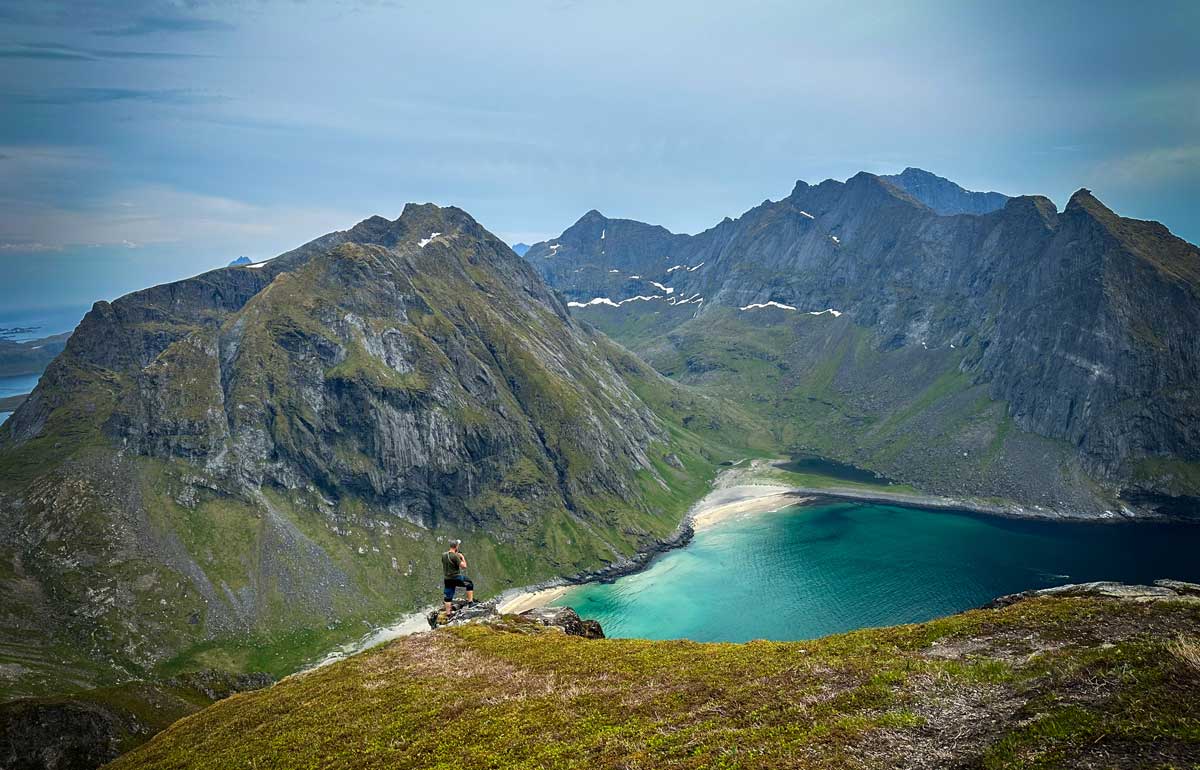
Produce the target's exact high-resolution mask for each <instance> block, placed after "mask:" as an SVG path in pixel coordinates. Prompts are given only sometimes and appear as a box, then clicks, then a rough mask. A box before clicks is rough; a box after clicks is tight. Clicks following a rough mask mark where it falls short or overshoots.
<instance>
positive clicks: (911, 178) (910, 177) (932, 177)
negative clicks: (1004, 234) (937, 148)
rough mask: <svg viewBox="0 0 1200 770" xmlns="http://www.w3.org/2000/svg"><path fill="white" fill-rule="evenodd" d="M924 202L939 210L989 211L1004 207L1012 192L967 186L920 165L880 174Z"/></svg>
mask: <svg viewBox="0 0 1200 770" xmlns="http://www.w3.org/2000/svg"><path fill="white" fill-rule="evenodd" d="M879 178H880V179H884V180H887V181H888V182H891V183H892V184H894V185H895V186H896V187H899V188H900V189H901V190H903V191H904V192H906V193H908V194H909V195H911V196H912V197H914V198H916V199H917V200H919V201H921V203H924V204H925V205H926V206H928V207H929V208H931V209H933V210H934V211H936V212H937V213H939V214H943V215H948V214H987V213H988V212H991V211H996V210H998V209H1002V208H1004V204H1005V203H1007V202H1008V196H1007V195H1004V194H1002V193H998V192H973V191H971V190H965V189H963V188H962V187H960V186H959V185H957V184H955V183H954V182H951V181H950V180H949V179H946V178H945V177H940V176H938V175H936V174H931V173H929V172H928V171H924V170H922V169H919V168H912V167H909V168H906V169H904V170H903V171H901V172H900V173H899V174H890V175H885V176H881V177H879Z"/></svg>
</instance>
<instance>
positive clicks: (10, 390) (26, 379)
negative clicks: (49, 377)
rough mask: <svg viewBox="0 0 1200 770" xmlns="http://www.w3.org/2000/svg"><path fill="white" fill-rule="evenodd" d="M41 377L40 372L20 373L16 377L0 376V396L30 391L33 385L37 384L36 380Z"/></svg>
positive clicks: (16, 394) (5, 396)
mask: <svg viewBox="0 0 1200 770" xmlns="http://www.w3.org/2000/svg"><path fill="white" fill-rule="evenodd" d="M41 378H42V375H40V374H22V375H18V376H16V377H0V398H8V397H9V396H19V395H21V394H23V393H32V392H33V388H34V386H36V385H37V384H38V380H40V379H41Z"/></svg>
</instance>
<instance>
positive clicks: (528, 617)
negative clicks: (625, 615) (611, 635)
mask: <svg viewBox="0 0 1200 770" xmlns="http://www.w3.org/2000/svg"><path fill="white" fill-rule="evenodd" d="M451 607H452V609H453V611H452V612H451V613H450V614H449V615H447V614H446V611H445V609H444V608H438V609H435V610H431V611H430V612H429V614H428V615H427V616H426V619H427V620H428V621H429V627H430V628H441V627H443V626H462V625H466V624H468V623H495V622H498V623H506V622H509V621H508V619H510V618H514V617H515V618H516V622H518V623H522V622H523V623H532V624H534V625H537V626H542V627H549V628H558V629H561V630H562V632H563V633H565V634H566V635H567V636H580V637H583V638H584V639H603V638H604V629H602V628H601V627H600V622H599V621H597V620H584V619H582V618H580V617H579V614H578V613H577V612H575V610H573V609H571V608H570V607H534V608H533V609H529V610H525V611H524V612H521V613H519V614H518V615H516V616H511V615H501V614H500V612H499V610H498V601H497V600H495V599H492V600H489V601H485V602H474V603H472V602H467V601H465V600H463V601H458V600H456V601H454V602H452V604H451Z"/></svg>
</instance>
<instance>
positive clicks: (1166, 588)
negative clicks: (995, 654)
mask: <svg viewBox="0 0 1200 770" xmlns="http://www.w3.org/2000/svg"><path fill="white" fill-rule="evenodd" d="M1038 596H1092V597H1103V598H1108V599H1122V600H1125V601H1131V602H1156V601H1161V600H1163V599H1180V598H1184V597H1187V598H1193V597H1200V585H1197V584H1196V583H1185V582H1183V581H1181V580H1156V581H1154V585H1152V586H1143V585H1129V584H1126V583H1116V582H1112V581H1098V582H1093V583H1070V584H1068V585H1063V586H1054V587H1051V588H1039V589H1036V590H1032V591H1022V592H1021V593H1016V594H1008V595H1006V596H1001V597H998V598H996V599H993V600H992V601H990V602H988V603H987V604H985V605H983V608H984V609H997V608H1000V607H1008V606H1009V605H1012V604H1016V603H1017V602H1019V601H1023V600H1025V599H1032V598H1034V597H1038Z"/></svg>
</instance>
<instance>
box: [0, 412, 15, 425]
mask: <svg viewBox="0 0 1200 770" xmlns="http://www.w3.org/2000/svg"><path fill="white" fill-rule="evenodd" d="M11 416H12V412H0V425H3V424H4V421H5V420H7V419H8V418H9V417H11Z"/></svg>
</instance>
